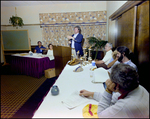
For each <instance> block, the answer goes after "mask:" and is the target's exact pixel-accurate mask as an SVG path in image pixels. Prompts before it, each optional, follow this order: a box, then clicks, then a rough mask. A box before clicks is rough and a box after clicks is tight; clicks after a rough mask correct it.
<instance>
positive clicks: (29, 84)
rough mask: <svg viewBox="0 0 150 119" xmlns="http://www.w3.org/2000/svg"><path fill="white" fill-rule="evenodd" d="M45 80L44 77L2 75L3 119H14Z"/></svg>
mask: <svg viewBox="0 0 150 119" xmlns="http://www.w3.org/2000/svg"><path fill="white" fill-rule="evenodd" d="M45 80H46V78H45V77H44V76H43V77H41V78H40V79H37V78H34V77H30V76H25V75H1V118H11V117H13V115H14V114H15V113H16V112H17V111H18V110H19V109H20V108H21V107H22V105H23V104H24V103H25V102H26V101H27V100H28V99H29V98H30V97H31V96H32V95H33V93H34V92H35V91H36V90H37V89H38V88H39V87H40V86H41V85H42V84H43V82H44V81H45Z"/></svg>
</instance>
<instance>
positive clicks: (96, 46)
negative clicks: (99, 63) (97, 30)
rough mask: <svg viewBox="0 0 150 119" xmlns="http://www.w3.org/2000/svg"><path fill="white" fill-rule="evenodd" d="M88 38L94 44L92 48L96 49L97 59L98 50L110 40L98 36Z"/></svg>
mask: <svg viewBox="0 0 150 119" xmlns="http://www.w3.org/2000/svg"><path fill="white" fill-rule="evenodd" d="M87 39H88V43H89V44H90V45H91V46H92V49H93V50H94V49H95V50H96V54H95V58H94V59H95V60H96V58H97V54H98V50H99V49H101V48H102V47H104V46H105V45H106V43H107V42H108V41H104V40H101V38H96V37H88V38H87Z"/></svg>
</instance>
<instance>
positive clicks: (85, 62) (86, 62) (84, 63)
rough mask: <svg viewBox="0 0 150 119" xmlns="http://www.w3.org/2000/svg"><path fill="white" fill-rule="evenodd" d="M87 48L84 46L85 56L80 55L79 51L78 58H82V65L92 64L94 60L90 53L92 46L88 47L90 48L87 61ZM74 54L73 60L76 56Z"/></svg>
mask: <svg viewBox="0 0 150 119" xmlns="http://www.w3.org/2000/svg"><path fill="white" fill-rule="evenodd" d="M85 50H86V47H84V48H83V52H84V56H83V57H80V56H79V51H78V52H77V59H78V60H80V62H81V66H82V65H83V66H85V65H87V64H90V63H91V62H92V58H91V56H90V54H91V46H90V47H89V48H88V50H89V56H88V61H87V52H85ZM73 56H74V55H73V54H72V55H71V60H73V58H74V57H73Z"/></svg>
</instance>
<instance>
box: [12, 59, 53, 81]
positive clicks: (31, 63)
mask: <svg viewBox="0 0 150 119" xmlns="http://www.w3.org/2000/svg"><path fill="white" fill-rule="evenodd" d="M54 67H55V60H50V59H49V58H48V57H44V58H28V57H18V56H12V57H11V71H12V72H14V73H17V74H23V75H29V76H33V77H36V78H40V77H41V76H42V75H44V70H46V69H49V68H54Z"/></svg>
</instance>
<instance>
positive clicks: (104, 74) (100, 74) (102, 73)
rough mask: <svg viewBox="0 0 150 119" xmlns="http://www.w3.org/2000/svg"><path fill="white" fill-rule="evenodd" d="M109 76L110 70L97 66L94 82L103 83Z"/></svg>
mask: <svg viewBox="0 0 150 119" xmlns="http://www.w3.org/2000/svg"><path fill="white" fill-rule="evenodd" d="M107 79H110V78H109V74H108V71H107V70H106V69H104V68H102V67H101V68H97V69H95V70H94V78H93V81H92V82H93V83H98V82H100V83H103V82H105V81H106V80H107Z"/></svg>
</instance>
